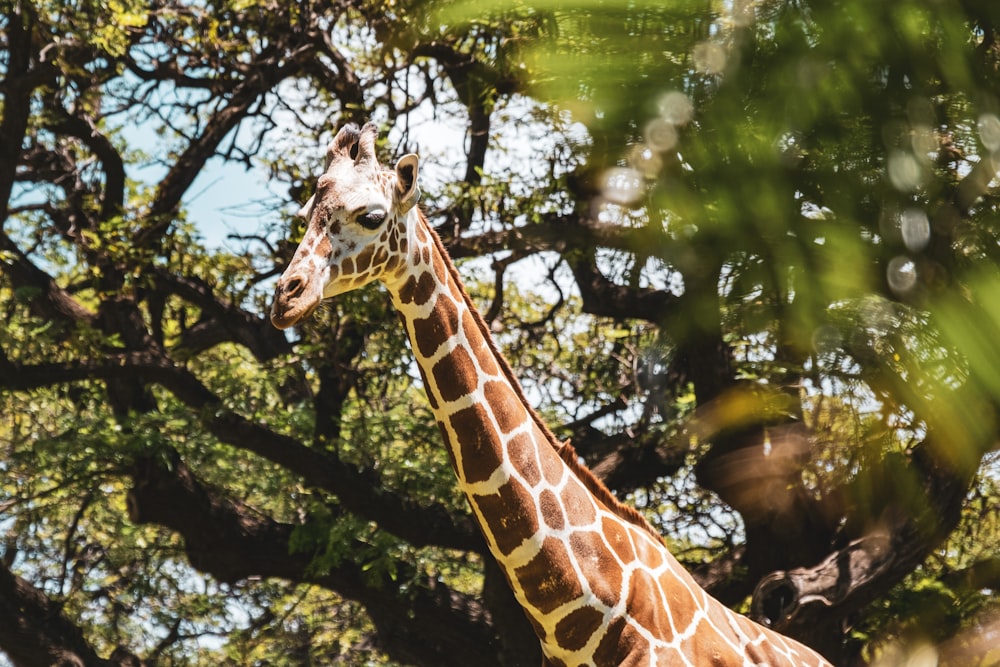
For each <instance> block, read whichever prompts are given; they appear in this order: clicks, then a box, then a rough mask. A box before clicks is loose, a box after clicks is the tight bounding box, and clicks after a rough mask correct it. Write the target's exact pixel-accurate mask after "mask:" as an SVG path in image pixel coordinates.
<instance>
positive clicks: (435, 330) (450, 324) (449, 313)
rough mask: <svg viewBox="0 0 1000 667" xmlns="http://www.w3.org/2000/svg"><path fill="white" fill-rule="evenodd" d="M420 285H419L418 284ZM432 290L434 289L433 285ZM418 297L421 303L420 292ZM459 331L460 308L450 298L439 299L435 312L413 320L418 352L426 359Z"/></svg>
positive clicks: (417, 300)
mask: <svg viewBox="0 0 1000 667" xmlns="http://www.w3.org/2000/svg"><path fill="white" fill-rule="evenodd" d="M418 287H419V286H418ZM431 291H432V292H433V291H434V287H433V285H432V286H431ZM417 296H418V298H417V299H416V302H417V305H420V300H419V292H418V293H417ZM457 332H458V309H457V308H456V307H455V304H454V303H453V302H452V301H451V300H449V299H438V303H436V304H434V310H433V312H432V313H431V314H430V315H429V316H428V317H425V318H422V319H417V320H413V336H414V338H416V343H417V352H418V354H420V355H421V356H423V357H424V358H425V359H426V358H430V357H431V356H432V355H433V354H434V353H435V352H436V351H437V349H438V347H440V345H441V343H443V342H445V341H446V340H448V339H449V338H451V337H452V336H454V335H455V334H456V333H457Z"/></svg>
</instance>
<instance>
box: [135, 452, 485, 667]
mask: <svg viewBox="0 0 1000 667" xmlns="http://www.w3.org/2000/svg"><path fill="white" fill-rule="evenodd" d="M166 458H168V459H170V460H169V463H168V462H166V461H165V460H164V458H163V457H162V456H161V457H150V458H145V459H142V460H139V461H137V462H136V465H135V468H134V471H133V475H132V476H133V487H132V489H131V491H130V492H129V494H128V508H129V515H130V517H131V519H132V520H133V521H135V522H137V523H156V524H158V525H162V526H165V527H168V528H170V529H172V530H174V531H176V532H177V533H179V534H180V535H182V536H183V537H184V543H185V551H186V552H187V554H188V558H189V560H190V561H191V564H192V565H193V566H195V567H196V568H198V569H199V570H202V571H204V572H208V573H210V574H211V575H212V576H214V577H216V578H217V579H219V580H220V581H225V582H234V581H238V580H241V579H246V578H248V577H251V576H265V577H281V578H284V579H289V580H291V581H297V582H309V583H315V584H318V585H321V586H324V587H326V588H329V589H330V590H333V591H336V592H338V593H340V594H341V595H343V596H345V597H347V598H351V599H354V600H357V601H359V602H361V603H362V604H364V605H365V607H366V609H368V611H369V615H370V616H371V618H372V620H373V621H374V622H375V625H376V627H377V629H378V632H379V638H380V640H381V641H382V643H383V644H384V648H385V649H386V651H388V652H389V654H390V655H392V656H393V657H394V658H395V659H396V660H399V661H401V662H416V663H417V664H433V665H462V666H465V665H480V664H481V665H492V664H496V654H495V650H494V649H492V648H491V645H492V644H493V642H494V639H493V632H492V628H491V627H490V621H489V617H488V616H487V614H486V612H485V611H484V610H483V608H482V607H481V606H480V605H479V603H478V602H476V601H475V600H474V599H473V598H470V597H468V596H465V595H462V594H460V593H458V592H456V591H454V590H451V589H449V588H448V587H447V586H445V585H444V584H441V583H438V582H434V581H431V580H422V581H421V580H419V578H418V579H416V580H414V579H413V576H415V573H411V576H409V577H408V576H406V574H405V573H400V575H399V576H398V577H397V578H396V579H395V580H394V579H392V578H390V577H389V576H388V574H386V575H383V576H376V575H373V574H372V573H371V572H369V573H366V572H365V571H364V564H363V563H357V562H354V561H352V560H349V559H344V560H342V561H341V562H340V563H339V564H338V565H335V566H333V567H330V568H329V569H328V570H326V571H323V572H319V571H317V570H316V569H315V568H313V567H312V562H311V561H312V556H311V555H310V554H306V553H301V552H293V551H292V549H291V542H290V540H291V536H292V533H293V531H294V530H295V526H293V525H291V524H286V523H279V522H276V521H274V520H272V519H270V518H269V517H266V516H262V515H261V514H260V513H258V512H256V511H254V510H253V509H251V508H249V507H247V506H245V505H243V504H242V503H240V502H238V501H235V500H232V499H229V498H225V497H223V496H221V495H219V494H218V493H217V492H216V491H214V490H212V489H209V488H208V487H206V486H205V485H204V484H203V483H201V482H200V481H199V480H198V479H197V478H196V477H195V476H194V475H193V474H192V473H191V471H190V470H188V468H187V467H186V466H185V465H184V463H183V462H182V461H181V460H180V459H179V458H178V457H177V455H176V453H175V452H167V457H166ZM373 577H374V578H375V581H373Z"/></svg>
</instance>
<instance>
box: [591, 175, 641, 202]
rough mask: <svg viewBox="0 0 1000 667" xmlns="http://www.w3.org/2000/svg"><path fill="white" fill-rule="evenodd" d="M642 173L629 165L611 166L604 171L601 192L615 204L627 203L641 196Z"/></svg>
mask: <svg viewBox="0 0 1000 667" xmlns="http://www.w3.org/2000/svg"><path fill="white" fill-rule="evenodd" d="M642 190H643V187H642V174H641V173H640V172H639V171H638V170H636V169H633V168H631V167H612V168H611V169H608V170H607V171H606V172H604V184H603V187H602V188H601V193H602V194H603V195H604V198H605V199H606V200H608V201H610V202H613V203H615V204H622V205H628V204H632V203H635V202H636V201H638V199H639V197H641V196H642Z"/></svg>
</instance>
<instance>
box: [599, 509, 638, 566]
mask: <svg viewBox="0 0 1000 667" xmlns="http://www.w3.org/2000/svg"><path fill="white" fill-rule="evenodd" d="M601 530H602V531H603V532H604V539H605V540H607V541H608V544H609V545H611V549H612V550H613V551H614V552H615V555H616V556H618V560H619V561H621V562H622V563H631V562H632V561H634V560H635V549H634V548H633V547H632V541H631V540H629V537H628V531H627V530H625V528H624V527H622V525H621V524H619V523H618V522H617V521H613V520H612V519H611V517H607V516H605V517H602V518H601Z"/></svg>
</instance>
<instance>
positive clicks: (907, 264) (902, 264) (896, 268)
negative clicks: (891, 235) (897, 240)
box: [885, 255, 917, 294]
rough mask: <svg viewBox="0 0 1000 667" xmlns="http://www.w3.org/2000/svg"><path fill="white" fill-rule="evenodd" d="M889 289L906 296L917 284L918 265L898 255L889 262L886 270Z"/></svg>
mask: <svg viewBox="0 0 1000 667" xmlns="http://www.w3.org/2000/svg"><path fill="white" fill-rule="evenodd" d="M885 274H886V280H887V281H888V282H889V288H890V289H892V291H893V292H896V293H897V294H904V293H906V292H909V291H910V290H911V289H913V287H914V285H916V284H917V265H916V264H914V263H913V260H912V259H910V258H909V257H903V256H902V255H898V256H896V257H893V258H892V259H890V260H889V264H888V266H887V267H886V270H885Z"/></svg>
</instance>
